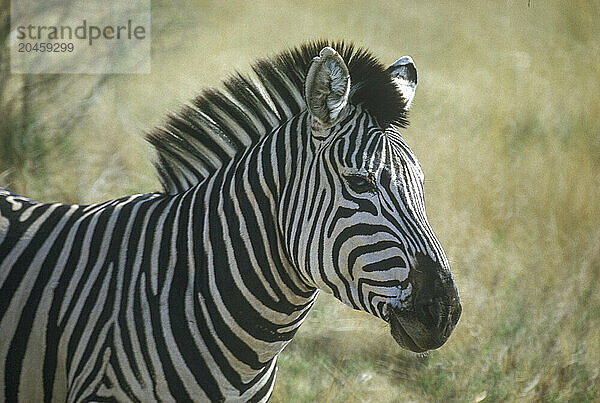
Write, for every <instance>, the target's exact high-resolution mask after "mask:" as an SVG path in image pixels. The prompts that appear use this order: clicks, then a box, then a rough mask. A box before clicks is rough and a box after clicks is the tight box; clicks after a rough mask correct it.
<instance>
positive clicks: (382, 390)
mask: <svg viewBox="0 0 600 403" xmlns="http://www.w3.org/2000/svg"><path fill="white" fill-rule="evenodd" d="M407 3H408V2H407ZM599 19H600V4H599V3H598V2H597V1H593V0H588V1H585V0H581V1H572V2H560V1H558V0H556V1H543V2H542V1H538V0H532V1H531V2H530V6H529V7H528V2H527V1H525V0H523V1H513V2H498V1H478V2H470V1H462V2H458V1H457V2H452V3H450V2H446V3H436V5H432V4H427V5H426V4H425V3H417V2H410V3H409V4H399V3H398V2H381V3H375V2H358V1H355V2H346V3H343V4H337V5H335V6H334V5H329V4H326V3H322V4H318V5H315V4H314V3H313V2H300V3H299V2H289V3H285V4H284V3H279V4H278V6H275V7H274V6H273V5H272V3H271V2H266V1H262V2H258V3H252V5H250V4H245V5H240V4H237V3H236V4H234V3H224V2H216V1H215V2H203V3H202V4H201V5H191V4H188V3H183V2H179V1H176V0H174V1H173V2H171V3H168V4H162V5H161V4H158V5H155V6H154V14H153V23H154V24H156V25H157V27H159V29H155V31H154V32H153V42H154V51H153V64H152V74H150V75H148V76H119V77H114V78H112V79H111V81H110V82H109V83H108V84H107V86H105V87H104V88H103V90H102V91H101V94H100V96H99V99H98V101H97V104H96V105H95V106H94V110H93V111H91V112H90V113H89V114H88V115H87V116H86V117H85V118H84V119H82V121H81V124H80V127H79V131H78V133H80V135H79V136H78V137H76V138H72V139H71V142H72V145H71V146H70V148H69V150H70V151H69V152H67V153H65V154H64V155H63V156H62V160H61V162H60V164H52V163H51V162H52V161H50V162H48V164H47V166H49V167H50V168H49V169H50V172H51V173H52V175H45V174H44V175H42V174H41V173H39V172H38V173H36V171H35V169H33V170H29V171H28V172H29V176H27V177H26V178H22V181H28V182H27V183H23V182H22V181H21V182H19V183H17V184H15V185H16V186H17V187H21V188H23V189H29V190H31V191H30V192H29V195H30V196H34V197H37V198H40V199H45V200H47V199H48V198H53V197H58V196H63V195H65V194H66V195H68V197H69V198H70V199H75V200H80V201H83V202H87V201H92V200H101V199H103V198H108V197H113V196H118V195H122V194H124V193H128V192H141V191H150V190H154V189H156V188H157V187H158V185H157V182H156V181H155V179H154V178H153V176H152V171H151V166H150V164H149V163H148V162H147V161H148V158H149V156H150V153H149V151H148V149H147V148H146V146H144V144H143V141H142V140H141V138H142V137H141V135H140V133H141V132H142V130H143V129H144V128H149V127H151V126H153V125H155V124H159V123H160V122H161V120H162V117H163V116H164V115H165V112H166V111H167V110H174V109H176V108H177V107H178V105H179V104H180V103H181V102H184V101H186V100H187V99H189V98H190V97H191V96H192V95H193V94H194V92H195V91H196V90H199V89H200V88H202V87H204V86H206V85H214V84H217V83H218V81H219V80H220V79H222V78H224V77H225V76H226V74H227V73H230V72H232V71H233V70H235V69H240V70H247V69H248V64H249V62H250V61H251V60H253V59H254V58H255V57H256V56H264V55H268V54H270V53H272V52H275V51H277V50H280V49H282V48H285V47H287V46H291V45H295V44H297V43H299V42H300V41H302V40H305V39H310V38H315V37H317V38H318V37H332V38H345V39H349V40H353V41H355V42H357V43H359V44H361V45H364V46H367V47H369V48H370V49H372V50H373V51H374V52H375V53H376V54H377V55H379V56H380V57H381V59H382V60H384V61H386V62H392V61H394V60H395V59H396V58H398V57H399V56H402V55H403V54H410V55H412V56H413V58H414V59H415V61H416V63H417V67H418V69H419V74H420V75H419V88H418V91H417V95H416V98H415V102H414V104H413V110H412V113H411V121H412V124H411V126H410V127H409V128H408V129H406V130H405V137H406V138H407V140H408V142H409V143H410V144H411V146H412V147H413V149H414V150H415V152H416V154H417V156H418V157H419V158H420V160H421V163H422V165H423V168H424V171H425V175H426V198H427V201H428V212H429V215H430V220H431V222H432V225H433V227H434V230H435V231H436V233H437V234H438V236H439V238H440V240H441V242H442V244H443V245H444V246H445V248H446V251H447V254H448V256H449V258H450V260H451V262H452V265H453V271H454V274H455V278H456V282H457V284H458V287H459V291H460V293H461V297H462V300H463V307H464V313H463V317H462V319H461V321H460V322H459V324H458V326H457V329H456V331H455V334H454V335H453V336H452V337H451V339H450V340H449V342H448V343H447V344H446V345H445V346H444V347H442V348H441V349H440V350H438V351H434V352H431V353H430V354H428V355H425V356H415V355H413V354H410V353H407V352H404V351H402V350H400V349H399V348H398V347H397V346H395V343H394V342H393V340H392V338H391V337H390V336H389V334H388V330H387V328H386V326H385V325H384V324H383V323H380V322H379V321H377V320H376V319H373V318H370V317H368V316H367V315H365V314H361V313H358V312H353V311H351V310H350V309H347V308H346V307H344V306H342V305H341V304H339V303H337V301H334V300H333V299H332V298H330V297H328V296H321V297H320V301H319V302H318V304H317V306H316V307H315V309H314V312H312V314H311V316H310V317H309V319H308V320H307V322H306V324H305V325H303V327H302V328H301V330H300V331H299V333H298V335H297V337H296V339H295V340H294V341H293V342H292V343H291V344H290V345H289V346H288V348H287V349H286V351H285V352H284V353H283V354H282V356H281V358H280V371H279V374H278V382H277V385H276V387H275V392H274V396H273V399H272V400H273V401H282V402H283V401H286V402H287V401H315V400H318V401H322V400H326V401H330V402H334V401H339V402H342V401H376V402H381V401H406V400H410V401H448V400H450V401H482V400H483V401H523V400H525V401H540V400H543V401H597V400H598V399H600V375H599V374H600V364H599V363H600V202H599V200H600V25H599V24H598V21H599ZM167 22H168V23H167ZM159 31H160V32H159ZM73 79H74V80H84V79H83V78H77V77H73ZM81 85H85V83H83V82H82V84H81ZM58 101H59V102H60V99H59V100H58ZM42 106H43V105H42ZM41 110H42V109H41ZM76 150H82V153H83V154H78V151H76ZM65 166H66V167H74V168H73V169H74V172H75V173H76V175H72V174H70V172H66V171H63V172H60V170H61V169H64V167H65ZM57 167H58V168H57ZM60 167H63V168H60ZM42 176H43V178H44V180H43V182H36V180H37V179H36V178H39V177H42ZM98 178H100V179H98ZM49 189H50V190H49ZM52 189H63V191H61V192H58V193H56V192H55V193H53V190H52Z"/></svg>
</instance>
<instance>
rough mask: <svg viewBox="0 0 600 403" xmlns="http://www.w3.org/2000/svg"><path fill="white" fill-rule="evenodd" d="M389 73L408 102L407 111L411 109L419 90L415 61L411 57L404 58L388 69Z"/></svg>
mask: <svg viewBox="0 0 600 403" xmlns="http://www.w3.org/2000/svg"><path fill="white" fill-rule="evenodd" d="M388 71H389V72H390V75H391V76H392V80H393V81H394V83H395V84H396V86H397V87H398V90H400V92H401V93H402V97H403V98H404V99H405V100H406V109H408V108H410V104H411V103H412V100H413V98H414V97H415V90H416V89H417V68H416V67H415V63H414V62H413V59H412V58H411V57H410V56H402V57H401V58H400V59H398V60H396V61H395V62H394V63H393V64H392V65H391V66H390V67H388Z"/></svg>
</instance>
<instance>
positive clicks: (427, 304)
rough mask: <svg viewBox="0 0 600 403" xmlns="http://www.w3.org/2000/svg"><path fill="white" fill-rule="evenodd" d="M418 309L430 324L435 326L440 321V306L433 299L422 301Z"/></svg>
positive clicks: (420, 314)
mask: <svg viewBox="0 0 600 403" xmlns="http://www.w3.org/2000/svg"><path fill="white" fill-rule="evenodd" d="M417 310H418V313H419V316H421V319H422V320H423V322H425V323H427V324H429V325H430V326H435V325H436V324H437V323H438V318H439V307H438V304H436V303H435V302H434V301H433V300H427V301H423V302H421V304H419V306H418V308H417Z"/></svg>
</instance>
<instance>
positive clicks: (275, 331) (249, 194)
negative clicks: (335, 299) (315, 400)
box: [193, 136, 317, 382]
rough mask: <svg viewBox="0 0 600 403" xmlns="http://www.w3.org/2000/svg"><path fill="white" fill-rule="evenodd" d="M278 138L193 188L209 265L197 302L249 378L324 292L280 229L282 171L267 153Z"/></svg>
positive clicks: (201, 252)
mask: <svg viewBox="0 0 600 403" xmlns="http://www.w3.org/2000/svg"><path fill="white" fill-rule="evenodd" d="M277 139H278V136H267V138H265V139H264V141H262V142H260V143H259V144H257V145H256V146H255V147H254V148H252V149H250V150H249V151H248V152H247V153H246V154H245V155H244V156H242V157H241V158H240V159H238V160H234V161H232V162H231V163H230V164H229V165H228V166H226V167H224V168H222V169H221V170H219V171H217V173H216V174H215V175H214V176H212V177H211V178H209V179H208V180H207V181H205V182H203V183H202V184H201V185H200V186H199V187H197V188H196V189H195V190H194V192H193V193H194V197H195V198H196V200H195V201H194V202H193V205H194V208H193V210H194V211H196V212H198V214H197V215H196V216H195V217H194V218H193V227H194V229H193V237H194V239H193V244H194V247H193V248H194V255H195V256H196V258H195V261H196V262H197V263H198V262H200V261H201V262H202V263H201V266H203V267H197V268H196V270H195V272H196V273H197V274H196V276H197V278H196V281H195V293H196V296H197V302H198V304H199V306H200V309H201V310H202V311H203V313H204V316H205V319H208V320H207V323H208V326H209V327H212V328H213V329H211V332H210V333H212V334H215V332H214V329H216V330H217V332H216V334H218V335H219V336H218V338H219V339H220V340H219V341H218V342H217V343H216V345H223V346H225V347H226V350H227V351H229V352H231V353H232V354H233V355H234V357H232V358H231V360H234V358H235V361H236V365H235V367H237V368H240V367H242V368H246V370H245V371H241V372H240V373H241V374H242V375H241V376H242V382H252V379H255V378H256V377H257V376H258V375H259V374H258V373H257V371H259V372H260V370H263V369H265V368H270V367H271V364H272V363H273V359H274V358H275V357H276V355H277V354H278V353H279V352H280V351H281V350H282V349H283V348H284V347H285V345H286V344H287V343H288V342H289V341H290V340H291V338H292V337H293V335H294V334H295V333H296V331H297V330H298V328H299V326H300V325H301V323H302V322H303V320H304V318H305V317H306V314H307V313H308V311H309V310H310V308H311V306H312V304H313V303H314V301H315V298H316V295H317V292H316V289H315V288H313V287H310V286H308V285H306V284H305V283H304V282H303V280H302V279H301V278H300V277H299V276H298V273H297V272H296V270H295V269H294V267H293V265H292V264H291V263H290V260H289V258H288V256H287V252H286V248H285V246H284V244H283V241H282V239H283V238H282V237H281V234H280V231H279V228H278V224H277V219H276V217H277V213H278V212H277V210H278V205H277V202H278V195H277V193H278V188H279V186H280V185H281V184H280V183H279V184H278V181H280V180H282V179H281V178H283V175H282V176H279V170H278V169H277V162H276V161H275V162H274V161H271V160H268V159H269V158H271V157H272V155H273V154H272V153H271V152H270V151H268V150H270V147H271V146H276V144H275V143H276V142H277ZM272 141H273V142H275V143H272ZM281 166H282V167H283V165H281ZM267 167H270V168H267ZM275 177H277V178H275ZM198 256H202V259H201V260H199V259H198ZM212 337H217V336H212ZM253 377H254V378H253Z"/></svg>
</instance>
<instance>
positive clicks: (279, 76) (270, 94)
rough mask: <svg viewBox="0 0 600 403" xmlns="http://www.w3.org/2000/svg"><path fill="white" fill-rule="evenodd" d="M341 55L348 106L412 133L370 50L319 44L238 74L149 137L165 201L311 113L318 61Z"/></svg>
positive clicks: (384, 72) (397, 97)
mask: <svg viewBox="0 0 600 403" xmlns="http://www.w3.org/2000/svg"><path fill="white" fill-rule="evenodd" d="M325 46H331V47H333V48H334V49H336V50H337V51H338V52H339V53H340V55H341V56H342V58H343V59H344V61H345V62H346V64H347V66H348V69H349V71H350V79H351V87H350V95H349V102H350V103H352V104H354V105H362V107H363V108H365V109H366V110H368V111H369V113H370V114H371V115H372V116H373V117H374V118H375V119H376V120H377V121H378V123H379V124H380V125H381V126H382V127H387V126H388V125H390V124H394V125H397V126H401V127H403V126H405V125H406V124H407V123H408V121H407V119H406V109H405V100H404V98H402V95H401V94H400V92H399V91H398V90H397V87H396V86H395V84H394V83H393V82H392V79H391V76H390V74H389V72H388V71H387V68H386V67H385V66H384V65H383V64H381V63H380V62H379V61H378V60H377V59H375V57H374V56H373V55H372V54H371V53H370V52H369V51H367V50H366V49H363V48H358V49H357V48H355V47H354V45H353V44H348V43H344V42H338V43H331V42H329V41H323V40H321V41H315V42H311V43H307V44H304V45H302V46H300V47H297V48H294V49H290V50H287V51H285V52H283V53H281V54H279V55H277V56H275V57H272V58H268V59H262V60H259V61H258V62H256V63H255V64H254V65H253V66H252V68H253V70H254V73H255V74H256V76H255V77H253V78H250V77H247V76H243V75H241V74H239V73H238V74H235V75H234V76H232V77H230V78H229V79H228V80H226V81H224V83H223V86H224V87H225V89H224V90H216V89H208V90H205V91H203V92H202V93H201V94H200V95H198V96H197V97H196V98H194V99H193V100H192V102H191V105H186V106H184V107H183V108H182V110H181V111H180V112H179V113H175V114H169V116H168V119H167V122H166V123H165V125H164V126H163V127H159V128H156V129H154V130H152V131H151V132H150V133H148V134H147V135H146V138H147V140H148V141H149V142H150V143H151V144H152V145H153V146H154V148H155V150H156V153H157V161H156V162H155V164H154V165H155V167H156V169H157V172H158V178H159V180H160V181H161V183H162V185H163V189H164V192H165V193H169V194H175V193H179V192H183V191H185V190H187V189H189V188H190V187H192V186H194V185H195V184H197V183H200V182H201V181H203V180H204V179H205V178H207V177H208V176H210V175H211V174H212V173H213V172H215V171H216V170H217V169H218V168H219V167H221V166H222V165H224V164H225V163H227V162H228V161H230V160H231V159H232V158H234V157H235V156H236V155H238V154H241V153H242V152H243V151H244V150H246V149H247V148H248V147H250V146H252V145H253V144H255V143H257V142H258V140H259V139H260V138H261V137H262V136H264V135H265V134H268V133H269V132H270V131H271V130H272V129H274V128H275V127H277V126H279V125H281V124H282V123H283V122H285V121H287V120H288V119H290V118H291V117H293V116H294V115H297V114H298V113H299V112H301V111H303V110H304V109H306V104H305V101H304V81H305V78H306V74H307V72H308V68H309V66H310V63H311V61H312V59H313V57H315V56H317V55H318V54H319V51H320V50H321V49H322V48H324V47H325Z"/></svg>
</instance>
